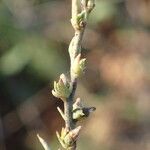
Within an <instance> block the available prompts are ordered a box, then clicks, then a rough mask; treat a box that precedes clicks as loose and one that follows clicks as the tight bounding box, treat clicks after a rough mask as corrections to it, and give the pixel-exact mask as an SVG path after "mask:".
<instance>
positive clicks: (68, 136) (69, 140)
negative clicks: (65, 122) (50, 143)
mask: <svg viewBox="0 0 150 150" xmlns="http://www.w3.org/2000/svg"><path fill="white" fill-rule="evenodd" d="M80 130H81V126H79V127H76V128H75V129H73V130H71V131H67V129H66V128H62V130H61V135H59V133H58V132H56V135H57V138H58V140H59V142H60V144H61V145H62V147H63V148H65V149H69V148H70V147H72V145H73V143H74V142H75V141H76V140H77V137H78V136H79V132H80Z"/></svg>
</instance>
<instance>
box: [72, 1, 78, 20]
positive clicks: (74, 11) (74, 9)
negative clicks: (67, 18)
mask: <svg viewBox="0 0 150 150" xmlns="http://www.w3.org/2000/svg"><path fill="white" fill-rule="evenodd" d="M77 15H78V0H72V19H74V20H76V17H77Z"/></svg>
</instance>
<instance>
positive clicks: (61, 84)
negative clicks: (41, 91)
mask: <svg viewBox="0 0 150 150" xmlns="http://www.w3.org/2000/svg"><path fill="white" fill-rule="evenodd" d="M70 92H71V89H70V84H69V82H68V81H67V78H66V76H65V75H64V74H61V75H60V78H59V81H58V82H56V81H54V89H53V90H52V94H53V95H54V96H55V97H57V98H61V99H62V100H64V99H66V98H68V97H69V95H70Z"/></svg>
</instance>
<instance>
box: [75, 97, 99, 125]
mask: <svg viewBox="0 0 150 150" xmlns="http://www.w3.org/2000/svg"><path fill="white" fill-rule="evenodd" d="M95 109H96V108H95V107H83V105H82V103H81V99H80V98H77V99H76V101H75V103H74V104H73V120H74V122H77V121H80V120H82V119H83V118H85V117H88V116H89V115H90V113H91V112H93V111H94V110H95Z"/></svg>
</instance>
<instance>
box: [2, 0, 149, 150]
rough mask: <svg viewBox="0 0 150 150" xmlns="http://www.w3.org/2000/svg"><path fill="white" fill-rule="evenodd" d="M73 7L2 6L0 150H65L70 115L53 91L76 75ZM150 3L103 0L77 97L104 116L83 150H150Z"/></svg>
mask: <svg viewBox="0 0 150 150" xmlns="http://www.w3.org/2000/svg"><path fill="white" fill-rule="evenodd" d="M70 11H71V0H63V1H62V0H0V150H43V148H42V146H41V144H40V143H39V141H38V139H37V137H36V134H37V133H39V134H40V136H41V137H43V138H44V139H45V140H46V141H47V142H48V143H49V144H50V146H51V148H52V150H57V149H58V148H59V143H58V141H57V139H56V135H55V131H56V130H58V131H60V129H61V127H62V126H64V122H63V120H62V118H61V117H60V115H59V114H58V112H57V110H56V107H57V106H60V107H62V108H63V104H62V102H61V101H60V100H57V99H55V98H54V97H53V96H52V94H51V90H52V87H53V81H54V80H57V79H58V77H59V75H60V74H61V73H65V74H66V75H69V71H68V70H69V55H68V50H67V49H68V44H69V42H70V40H71V38H72V37H73V34H74V31H73V29H72V27H71V24H70V17H71V15H70V14H71V13H70ZM149 13H150V0H97V2H96V8H95V9H94V11H93V12H92V14H91V15H90V18H89V24H88V27H87V29H86V32H85V35H84V40H83V56H84V57H86V58H87V60H88V64H87V71H86V73H85V76H84V77H82V78H81V79H80V81H79V85H78V89H77V93H76V97H77V96H81V98H82V99H83V100H84V103H85V105H87V106H96V108H97V110H96V111H95V112H94V113H92V114H91V116H90V117H89V118H88V119H86V120H83V121H82V122H81V124H82V125H83V130H82V131H81V136H80V140H79V142H78V149H81V150H88V149H93V150H127V149H128V150H150V69H149V68H150V51H149V50H150V15H149Z"/></svg>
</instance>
